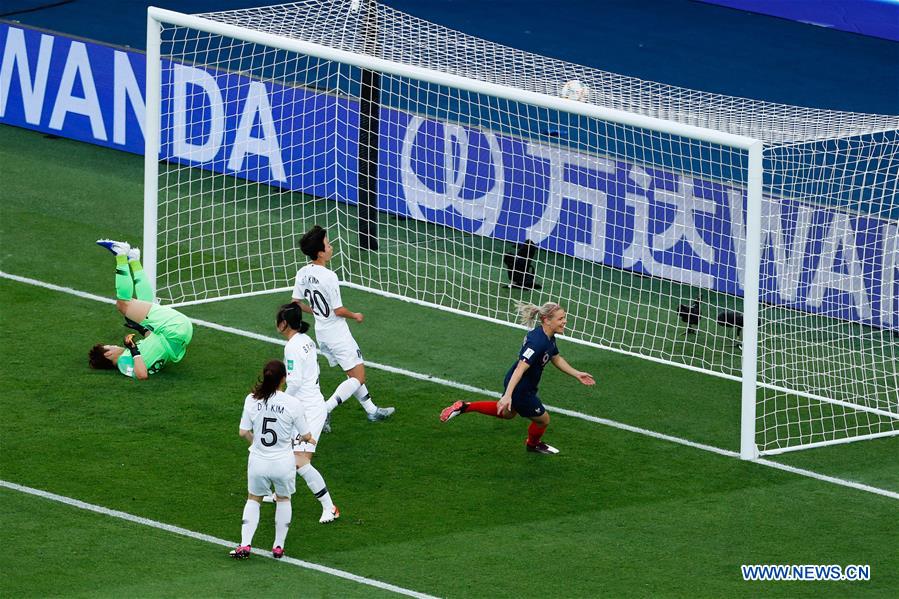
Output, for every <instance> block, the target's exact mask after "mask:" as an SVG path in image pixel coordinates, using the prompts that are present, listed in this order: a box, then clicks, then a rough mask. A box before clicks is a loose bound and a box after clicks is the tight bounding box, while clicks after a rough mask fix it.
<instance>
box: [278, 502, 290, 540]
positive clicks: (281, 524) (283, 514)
mask: <svg viewBox="0 0 899 599" xmlns="http://www.w3.org/2000/svg"><path fill="white" fill-rule="evenodd" d="M292 516H293V507H291V505H290V501H279V502H277V503H276V504H275V545H274V546H275V547H280V548H281V549H284V541H285V540H286V539H287V529H288V528H290V518H291V517H292Z"/></svg>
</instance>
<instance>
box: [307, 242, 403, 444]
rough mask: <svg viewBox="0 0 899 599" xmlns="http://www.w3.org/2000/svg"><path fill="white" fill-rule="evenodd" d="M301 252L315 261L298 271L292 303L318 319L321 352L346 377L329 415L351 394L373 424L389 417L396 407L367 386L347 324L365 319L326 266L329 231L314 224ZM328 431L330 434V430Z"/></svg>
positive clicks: (331, 251)
mask: <svg viewBox="0 0 899 599" xmlns="http://www.w3.org/2000/svg"><path fill="white" fill-rule="evenodd" d="M300 249H301V250H302V251H303V253H304V254H306V255H307V256H309V259H310V260H312V261H311V262H310V263H309V264H307V265H306V266H304V267H302V268H301V269H300V270H299V271H298V272H297V278H296V282H295V284H294V287H293V301H294V302H296V303H298V304H299V305H300V307H301V308H302V310H303V312H306V313H307V314H312V315H314V316H315V338H316V340H317V341H318V345H319V347H320V348H321V350H322V353H323V354H324V355H325V357H326V358H327V359H328V363H329V364H330V365H331V366H336V365H338V364H339V365H340V368H341V369H343V371H344V372H345V373H346V375H347V380H345V381H344V382H342V383H341V384H340V385H338V386H337V389H335V390H334V393H333V394H332V395H331V397H330V398H328V401H327V402H326V405H327V408H328V413H329V414H330V412H331V410H333V409H334V408H336V407H337V406H339V405H340V404H342V403H343V402H344V401H345V400H347V399H349V397H350V396H351V395H352V396H355V397H356V399H357V400H359V403H360V404H361V405H362V408H363V409H364V410H365V412H366V414H367V416H368V419H369V420H370V421H371V422H377V421H379V420H385V419H387V418H389V417H390V415H391V414H393V412H394V408H379V407H378V406H376V405H375V403H374V402H373V401H372V399H371V394H370V393H369V392H368V387H366V386H365V362H364V361H363V359H362V351H361V350H360V349H359V345H358V344H357V343H356V340H355V339H353V335H352V333H350V327H349V326H347V322H346V321H347V319H348V318H352V319H353V320H355V321H356V322H362V320H363V316H362V314H361V313H359V312H351V311H350V310H348V309H347V308H346V307H345V306H344V305H343V300H342V299H341V297H340V281H339V280H338V279H337V275H336V274H334V271H332V270H331V269H329V268H328V266H327V264H328V261H329V260H331V257H332V256H333V255H334V248H333V247H332V246H331V243H330V242H329V241H328V233H327V231H325V230H324V229H323V228H321V227H320V226H318V225H315V226H314V227H312V229H310V230H309V231H308V232H307V233H306V234H305V235H303V237H302V239H300ZM303 302H305V303H303ZM325 430H326V431H329V428H326V429H325Z"/></svg>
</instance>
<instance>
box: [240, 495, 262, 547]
mask: <svg viewBox="0 0 899 599" xmlns="http://www.w3.org/2000/svg"><path fill="white" fill-rule="evenodd" d="M257 526H259V503H258V502H256V501H253V500H252V499H247V504H246V505H245V506H243V523H242V524H241V527H240V544H241V545H252V544H253V535H254V534H256V527H257Z"/></svg>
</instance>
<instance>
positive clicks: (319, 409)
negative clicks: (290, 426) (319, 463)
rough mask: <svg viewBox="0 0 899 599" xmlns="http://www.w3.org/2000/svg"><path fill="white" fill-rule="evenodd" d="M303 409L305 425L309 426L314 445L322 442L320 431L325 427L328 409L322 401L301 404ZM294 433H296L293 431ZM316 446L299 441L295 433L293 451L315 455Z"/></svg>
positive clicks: (297, 434)
mask: <svg viewBox="0 0 899 599" xmlns="http://www.w3.org/2000/svg"><path fill="white" fill-rule="evenodd" d="M303 409H304V410H305V412H306V424H307V425H308V426H309V432H310V433H312V438H313V439H315V441H316V443H321V442H322V429H323V428H324V427H325V419H326V418H327V417H328V408H326V407H325V402H324V401H318V402H314V403H309V402H305V401H304V402H303ZM294 432H295V433H296V431H294ZM316 447H318V445H313V444H312V443H306V442H305V441H300V434H299V433H296V437H294V439H293V450H294V451H303V452H306V453H315V448H316Z"/></svg>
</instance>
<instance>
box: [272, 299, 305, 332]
mask: <svg viewBox="0 0 899 599" xmlns="http://www.w3.org/2000/svg"><path fill="white" fill-rule="evenodd" d="M282 322H283V323H284V324H286V325H287V326H288V327H289V328H291V329H293V330H294V331H297V332H298V333H305V332H306V331H308V330H309V323H308V322H304V321H303V309H302V308H300V305H299V304H297V303H296V302H291V303H289V304H284V305H283V306H281V307H280V308H278V316H277V318H276V319H275V325H276V326H277V327H278V328H279V329H280V328H281V323H282Z"/></svg>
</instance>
